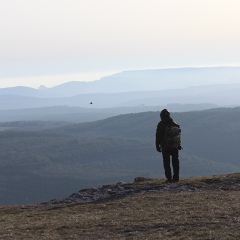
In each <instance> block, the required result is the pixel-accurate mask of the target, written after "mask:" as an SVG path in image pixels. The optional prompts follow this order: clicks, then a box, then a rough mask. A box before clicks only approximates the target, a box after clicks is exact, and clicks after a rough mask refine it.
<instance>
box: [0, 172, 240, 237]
mask: <svg viewBox="0 0 240 240" xmlns="http://www.w3.org/2000/svg"><path fill="white" fill-rule="evenodd" d="M164 181H165V180H164V179H146V178H136V179H135V181H134V182H133V183H123V182H119V183H116V184H109V185H104V186H102V187H98V188H90V189H82V190H80V191H79V192H77V193H73V194H72V195H71V196H69V197H68V198H65V199H54V200H51V201H49V202H45V203H40V204H34V205H28V206H5V207H0V239H4V240H13V239H14V240H15V239H34V240H35V239H36V240H41V239H50V240H59V239H68V240H69V239H74V240H75V239H76V240H78V239H84V240H85V239H86V240H87V239H91V240H92V239H93V240H94V239H102V240H103V239H104V240H106V239H111V240H112V239H119V240H123V239H136V240H141V239H144V240H146V239H164V240H165V239H166V240H168V239H171V240H190V239H191V240H193V239H194V240H195V239H196V240H206V239H209V240H227V239H229V240H238V239H240V232H239V229H240V201H239V199H240V173H236V174H229V175H221V176H209V177H199V178H189V179H182V180H180V181H179V182H178V183H174V184H170V183H165V182H164Z"/></svg>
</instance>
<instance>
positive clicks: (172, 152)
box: [162, 149, 179, 181]
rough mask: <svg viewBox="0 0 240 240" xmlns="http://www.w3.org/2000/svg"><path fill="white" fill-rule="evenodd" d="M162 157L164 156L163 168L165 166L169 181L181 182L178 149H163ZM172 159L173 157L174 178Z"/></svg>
mask: <svg viewBox="0 0 240 240" xmlns="http://www.w3.org/2000/svg"><path fill="white" fill-rule="evenodd" d="M162 156H163V166H164V170H165V176H166V178H167V179H168V180H169V181H171V180H175V181H178V180H179V158H178V149H163V151H162ZM171 157H172V167H173V177H172V171H171V166H170V160H171V159H170V158H171Z"/></svg>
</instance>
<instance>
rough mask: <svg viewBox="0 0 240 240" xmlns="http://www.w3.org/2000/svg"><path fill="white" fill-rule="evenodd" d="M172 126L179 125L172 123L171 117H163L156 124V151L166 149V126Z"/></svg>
mask: <svg viewBox="0 0 240 240" xmlns="http://www.w3.org/2000/svg"><path fill="white" fill-rule="evenodd" d="M172 124H173V125H175V126H177V127H180V125H178V124H177V123H176V122H174V121H173V119H172V118H171V117H165V118H163V119H162V120H161V121H160V122H159V123H158V125H157V130H156V148H157V149H159V148H162V149H164V148H166V137H165V131H166V126H169V125H172Z"/></svg>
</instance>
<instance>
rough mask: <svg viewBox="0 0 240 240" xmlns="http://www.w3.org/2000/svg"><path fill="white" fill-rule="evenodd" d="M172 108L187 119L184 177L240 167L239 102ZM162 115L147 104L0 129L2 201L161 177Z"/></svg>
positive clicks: (41, 198) (41, 197)
mask: <svg viewBox="0 0 240 240" xmlns="http://www.w3.org/2000/svg"><path fill="white" fill-rule="evenodd" d="M172 116H173V118H174V119H175V120H176V121H177V122H178V123H179V124H180V125H181V127H182V141H183V143H182V145H183V148H184V150H183V151H182V152H181V153H180V160H181V178H182V177H194V176H202V175H214V174H225V173H233V172H238V171H240V164H239V161H238V155H239V152H238V149H239V147H238V144H239V140H240V125H239V122H240V108H218V109H211V110H204V111H195V112H181V113H172ZM158 121H159V112H143V113H134V114H133V113H132V114H123V115H119V116H115V117H111V118H108V119H103V120H99V121H96V122H88V123H81V124H71V125H67V126H62V127H57V128H51V129H48V130H44V131H43V130H42V131H26V130H25V131H19V129H18V130H17V131H16V130H14V129H13V130H11V131H10V130H9V131H0V177H1V183H0V194H1V198H0V204H1V205H7V204H26V203H34V202H39V201H46V200H49V199H51V198H56V197H64V196H66V195H69V194H70V193H72V192H74V191H76V188H78V189H79V188H85V187H91V186H96V185H99V184H107V183H109V182H117V181H132V179H133V178H134V177H136V176H145V177H154V178H156V177H163V176H164V171H163V166H162V157H161V154H159V153H158V152H157V151H156V149H155V131H156V126H157V123H158ZM12 124H13V123H12ZM12 124H10V125H11V126H13V125H12ZM21 124H22V125H24V128H25V129H26V127H27V124H29V125H32V123H31V122H29V123H27V122H26V123H25V124H23V123H21ZM46 125H47V124H46ZM24 128H22V129H24ZM13 186H14V187H13Z"/></svg>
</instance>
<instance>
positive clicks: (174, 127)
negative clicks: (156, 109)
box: [156, 109, 182, 183]
mask: <svg viewBox="0 0 240 240" xmlns="http://www.w3.org/2000/svg"><path fill="white" fill-rule="evenodd" d="M160 118H161V121H160V122H159V123H158V125H157V130H156V149H157V151H158V152H162V156H163V166H164V170H165V176H166V178H167V181H166V182H169V183H172V182H178V181H179V150H181V149H182V147H181V138H180V134H181V129H180V125H178V124H177V123H176V122H174V121H173V119H172V118H171V117H170V112H169V111H168V110H167V109H163V110H162V111H161V112H160ZM171 157H172V167H173V176H172V171H171V166H170V160H171V159H170V158H171Z"/></svg>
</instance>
